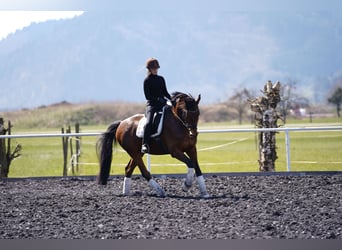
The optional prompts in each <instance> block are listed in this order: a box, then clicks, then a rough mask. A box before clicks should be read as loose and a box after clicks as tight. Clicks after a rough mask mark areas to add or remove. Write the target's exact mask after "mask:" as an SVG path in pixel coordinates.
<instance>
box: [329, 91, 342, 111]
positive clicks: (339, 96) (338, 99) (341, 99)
mask: <svg viewBox="0 0 342 250" xmlns="http://www.w3.org/2000/svg"><path fill="white" fill-rule="evenodd" d="M328 102H329V103H332V104H335V105H336V113H337V117H340V116H341V114H340V111H341V103H342V88H341V87H338V88H337V89H336V90H335V92H334V93H333V94H332V95H331V96H330V97H329V98H328Z"/></svg>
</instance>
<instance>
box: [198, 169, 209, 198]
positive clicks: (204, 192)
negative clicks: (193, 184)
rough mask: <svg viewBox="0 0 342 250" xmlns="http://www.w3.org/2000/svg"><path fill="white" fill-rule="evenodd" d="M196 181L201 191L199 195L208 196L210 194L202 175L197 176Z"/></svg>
mask: <svg viewBox="0 0 342 250" xmlns="http://www.w3.org/2000/svg"><path fill="white" fill-rule="evenodd" d="M197 183H198V186H199V189H200V192H201V197H202V198H209V197H210V195H209V194H208V192H207V188H206V187H205V182H204V178H203V175H201V176H198V177H197Z"/></svg>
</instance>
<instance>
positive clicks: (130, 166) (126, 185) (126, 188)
mask: <svg viewBox="0 0 342 250" xmlns="http://www.w3.org/2000/svg"><path fill="white" fill-rule="evenodd" d="M136 166H137V164H136V163H135V161H134V160H133V159H130V161H129V162H128V163H127V166H126V167H125V178H124V182H123V188H122V193H123V195H130V194H131V183H132V178H131V176H132V174H133V171H134V169H135V167H136Z"/></svg>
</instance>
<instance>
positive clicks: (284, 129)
mask: <svg viewBox="0 0 342 250" xmlns="http://www.w3.org/2000/svg"><path fill="white" fill-rule="evenodd" d="M334 130H335V131H336V130H340V131H342V126H331V127H297V128H296V127H282V128H250V129H248V128H247V129H208V130H199V131H198V132H199V133H203V134H205V133H240V132H285V147H286V165H287V171H291V154H290V135H289V132H293V131H334ZM101 134H102V132H95V133H64V134H62V133H51V134H21V135H0V139H5V138H44V137H73V136H78V137H82V136H100V135H101Z"/></svg>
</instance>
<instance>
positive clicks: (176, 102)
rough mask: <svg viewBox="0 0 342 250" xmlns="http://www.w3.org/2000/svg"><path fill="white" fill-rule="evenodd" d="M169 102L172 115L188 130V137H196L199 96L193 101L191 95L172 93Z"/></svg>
mask: <svg viewBox="0 0 342 250" xmlns="http://www.w3.org/2000/svg"><path fill="white" fill-rule="evenodd" d="M171 100H172V103H173V108H172V111H173V113H174V115H175V116H176V117H177V118H178V119H179V120H180V121H181V122H182V124H183V125H184V126H185V127H186V128H187V129H188V130H189V135H190V137H192V136H197V123H198V118H199V115H200V111H199V108H198V104H199V102H200V100H201V95H198V97H197V99H196V100H195V99H194V98H193V97H192V96H191V95H187V94H184V93H181V92H174V93H172V97H171Z"/></svg>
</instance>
